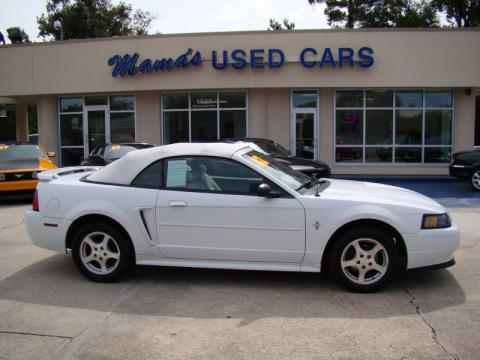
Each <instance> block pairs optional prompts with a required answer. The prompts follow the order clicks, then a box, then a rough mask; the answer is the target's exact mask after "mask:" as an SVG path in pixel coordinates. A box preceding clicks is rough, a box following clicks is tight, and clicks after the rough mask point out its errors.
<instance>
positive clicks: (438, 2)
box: [433, 0, 480, 27]
mask: <svg viewBox="0 0 480 360" xmlns="http://www.w3.org/2000/svg"><path fill="white" fill-rule="evenodd" d="M433 5H434V6H435V8H436V9H438V10H440V11H444V12H445V14H446V16H447V20H448V21H449V22H450V24H452V25H454V26H456V27H473V26H480V0H433Z"/></svg>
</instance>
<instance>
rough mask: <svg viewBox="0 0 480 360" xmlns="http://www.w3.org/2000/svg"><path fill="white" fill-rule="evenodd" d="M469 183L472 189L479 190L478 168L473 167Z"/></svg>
mask: <svg viewBox="0 0 480 360" xmlns="http://www.w3.org/2000/svg"><path fill="white" fill-rule="evenodd" d="M470 185H471V186H472V189H473V190H474V191H480V168H477V169H474V170H473V171H472V173H471V174H470Z"/></svg>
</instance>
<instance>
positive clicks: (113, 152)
mask: <svg viewBox="0 0 480 360" xmlns="http://www.w3.org/2000/svg"><path fill="white" fill-rule="evenodd" d="M138 149H143V147H135V146H133V145H110V146H107V147H106V148H105V160H106V161H113V160H118V159H120V158H121V157H122V156H124V155H125V154H127V153H129V152H130V151H133V150H138Z"/></svg>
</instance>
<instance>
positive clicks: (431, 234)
mask: <svg viewBox="0 0 480 360" xmlns="http://www.w3.org/2000/svg"><path fill="white" fill-rule="evenodd" d="M402 236H403V240H404V241H405V245H406V247H407V256H408V264H407V269H415V268H423V267H432V266H436V265H438V266H440V265H441V264H444V263H448V262H450V261H452V260H453V253H454V252H455V250H457V249H458V246H459V245H460V231H459V229H458V227H457V226H456V225H455V224H452V226H451V227H449V228H446V229H432V230H421V231H419V232H418V233H416V234H403V235H402Z"/></svg>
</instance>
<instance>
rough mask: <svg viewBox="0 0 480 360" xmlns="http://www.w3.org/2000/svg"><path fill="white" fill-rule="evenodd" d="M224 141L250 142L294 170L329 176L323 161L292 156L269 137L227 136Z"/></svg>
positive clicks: (328, 170) (329, 172)
mask: <svg viewBox="0 0 480 360" xmlns="http://www.w3.org/2000/svg"><path fill="white" fill-rule="evenodd" d="M224 141H231V142H236V141H243V142H251V143H254V144H255V145H257V146H258V147H259V148H261V149H262V150H263V151H264V152H266V153H267V154H268V155H270V156H271V157H273V158H274V159H277V160H278V161H281V162H283V163H285V164H287V165H288V166H290V167H291V168H292V169H294V170H298V171H301V172H302V173H304V174H307V175H308V176H315V177H316V178H318V179H319V178H322V177H330V175H331V170H330V167H329V166H328V165H327V164H325V163H324V162H321V161H318V160H309V159H304V158H301V157H297V156H293V155H291V154H290V152H289V151H288V150H287V149H285V148H284V147H283V146H282V145H280V144H278V143H276V142H275V141H273V140H270V139H259V138H229V139H224Z"/></svg>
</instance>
